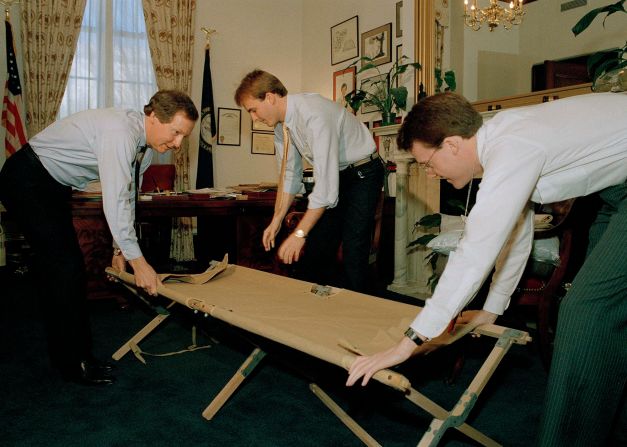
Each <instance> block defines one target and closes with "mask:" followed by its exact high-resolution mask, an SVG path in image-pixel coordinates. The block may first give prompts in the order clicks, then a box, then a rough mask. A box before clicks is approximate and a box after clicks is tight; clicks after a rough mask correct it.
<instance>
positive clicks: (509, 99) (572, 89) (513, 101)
mask: <svg viewBox="0 0 627 447" xmlns="http://www.w3.org/2000/svg"><path fill="white" fill-rule="evenodd" d="M591 87H592V84H590V83H588V84H579V85H571V86H568V87H562V88H552V89H549V90H540V91H537V92H533V93H526V94H524V95H514V96H505V97H503V98H495V99H488V100H485V101H476V102H473V103H472V105H473V106H474V108H475V110H477V112H490V111H497V110H501V109H511V108H512V107H522V106H530V105H533V104H542V103H543V102H547V101H553V100H556V99H561V98H567V97H569V96H576V95H584V94H586V93H592V89H591Z"/></svg>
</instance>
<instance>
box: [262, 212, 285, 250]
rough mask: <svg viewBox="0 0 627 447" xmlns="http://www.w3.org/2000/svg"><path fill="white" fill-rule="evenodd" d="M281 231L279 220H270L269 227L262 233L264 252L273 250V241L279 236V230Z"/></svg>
mask: <svg viewBox="0 0 627 447" xmlns="http://www.w3.org/2000/svg"><path fill="white" fill-rule="evenodd" d="M280 229H281V220H277V219H272V222H270V225H268V227H267V228H266V229H265V230H264V231H263V238H262V242H263V248H265V249H266V251H270V250H271V249H273V248H274V239H275V238H276V235H277V234H279V230H280Z"/></svg>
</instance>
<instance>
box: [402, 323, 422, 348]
mask: <svg viewBox="0 0 627 447" xmlns="http://www.w3.org/2000/svg"><path fill="white" fill-rule="evenodd" d="M405 337H407V338H409V339H410V340H411V341H413V342H414V343H416V345H418V346H420V345H422V344H423V343H424V342H425V341H426V340H423V339H422V338H420V337H419V336H418V333H416V331H414V330H413V329H412V328H411V327H409V328H407V330H406V331H405Z"/></svg>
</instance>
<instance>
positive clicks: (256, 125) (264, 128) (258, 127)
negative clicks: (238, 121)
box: [250, 121, 274, 133]
mask: <svg viewBox="0 0 627 447" xmlns="http://www.w3.org/2000/svg"><path fill="white" fill-rule="evenodd" d="M250 130H252V131H253V132H272V133H274V127H271V126H268V125H267V124H264V123H262V122H261V121H251V124H250Z"/></svg>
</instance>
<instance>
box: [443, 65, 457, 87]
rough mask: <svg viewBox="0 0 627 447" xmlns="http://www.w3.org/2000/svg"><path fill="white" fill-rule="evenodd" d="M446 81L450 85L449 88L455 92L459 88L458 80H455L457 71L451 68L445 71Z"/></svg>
mask: <svg viewBox="0 0 627 447" xmlns="http://www.w3.org/2000/svg"><path fill="white" fill-rule="evenodd" d="M444 82H446V85H448V89H449V90H450V91H452V92H454V91H455V90H456V89H457V82H455V72H454V71H453V70H449V71H447V72H445V73H444Z"/></svg>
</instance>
